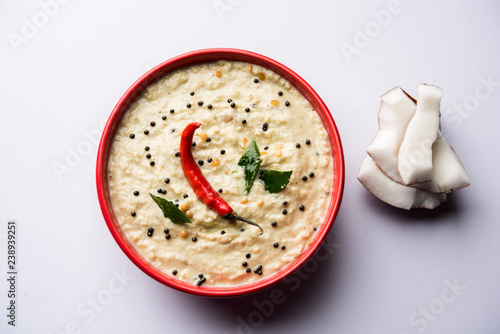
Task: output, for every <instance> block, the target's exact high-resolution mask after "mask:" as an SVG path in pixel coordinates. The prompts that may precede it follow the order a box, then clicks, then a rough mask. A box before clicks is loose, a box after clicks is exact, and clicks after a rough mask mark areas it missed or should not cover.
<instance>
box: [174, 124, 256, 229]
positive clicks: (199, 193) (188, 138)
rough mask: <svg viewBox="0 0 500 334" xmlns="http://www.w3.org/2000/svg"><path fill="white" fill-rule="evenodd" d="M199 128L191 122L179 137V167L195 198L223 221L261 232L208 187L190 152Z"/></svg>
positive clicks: (198, 125) (208, 184)
mask: <svg viewBox="0 0 500 334" xmlns="http://www.w3.org/2000/svg"><path fill="white" fill-rule="evenodd" d="M200 126H201V123H197V122H193V123H190V124H188V126H186V128H185V129H184V131H182V135H181V148H180V154H181V165H182V170H183V171H184V175H185V176H186V179H187V180H188V182H189V185H190V186H191V188H192V189H193V191H194V193H195V194H196V197H198V199H199V200H200V201H202V202H203V203H205V205H206V206H208V207H209V208H210V209H212V210H215V212H217V214H219V215H220V216H221V217H222V218H224V219H236V220H241V221H244V222H245V223H248V224H251V225H254V226H257V227H258V228H259V229H260V230H261V231H262V228H261V227H260V226H259V225H258V224H257V223H254V222H252V221H250V220H247V219H245V218H242V217H240V216H238V215H237V214H236V212H234V210H233V209H232V208H231V206H230V205H229V204H227V202H226V201H224V200H223V199H222V198H221V197H220V196H219V194H218V193H217V192H216V191H215V190H214V189H213V188H212V187H211V186H210V183H208V181H207V179H206V178H205V177H204V176H203V173H202V172H201V170H200V167H198V165H197V164H196V161H195V160H194V158H193V153H192V152H191V147H192V142H193V136H194V132H195V131H196V129H198V128H199V127H200Z"/></svg>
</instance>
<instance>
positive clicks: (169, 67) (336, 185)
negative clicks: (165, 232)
mask: <svg viewBox="0 0 500 334" xmlns="http://www.w3.org/2000/svg"><path fill="white" fill-rule="evenodd" d="M221 59H226V60H234V61H241V62H247V63H251V64H256V65H260V66H262V67H265V68H268V69H270V70H272V71H274V72H276V73H277V74H279V75H281V76H282V77H283V78H285V79H286V80H288V81H289V82H290V83H291V84H292V85H293V86H294V87H295V88H296V89H297V90H299V92H300V93H302V95H303V96H304V97H305V98H306V99H307V100H308V101H309V102H310V103H311V105H312V106H313V108H314V110H316V112H317V113H318V115H319V116H320V117H321V120H322V122H323V125H324V126H325V128H326V131H327V133H328V137H329V139H330V146H331V150H332V156H333V164H334V166H333V170H334V178H333V186H332V196H331V199H330V203H329V206H328V210H327V212H326V218H325V222H324V223H323V224H322V225H321V227H320V228H319V230H318V232H317V234H316V236H315V238H314V239H313V241H312V243H311V244H310V246H309V247H307V248H306V250H305V251H304V252H303V253H302V254H301V255H300V256H299V257H298V258H297V259H296V260H295V261H294V262H293V263H291V264H289V265H288V266H286V267H285V268H283V269H282V270H280V271H279V272H277V273H275V274H273V275H271V276H269V277H266V278H264V279H262V280H260V281H258V282H255V283H252V284H245V285H238V286H232V287H204V286H200V287H198V286H194V285H192V284H189V283H186V282H183V281H180V280H178V279H175V278H173V277H171V276H169V275H167V274H165V273H163V272H161V271H160V270H159V269H157V268H156V267H154V266H153V265H152V264H150V263H149V262H148V261H147V260H146V259H145V258H143V257H142V255H140V254H139V253H138V252H137V250H136V249H135V248H134V246H132V244H131V243H130V242H129V241H128V239H127V237H126V236H125V234H124V233H123V231H122V230H121V228H120V225H119V223H118V219H117V218H116V216H115V214H114V212H113V207H112V206H111V199H110V196H109V189H108V182H107V173H108V158H109V152H110V148H111V143H112V141H113V137H114V136H115V132H116V129H117V127H118V125H119V124H120V120H121V118H122V116H123V114H124V113H125V112H126V111H127V110H128V108H129V106H130V105H131V104H132V103H133V102H134V100H135V99H136V98H137V97H138V96H139V95H140V94H141V93H142V92H143V90H144V88H145V87H147V86H148V85H150V84H151V83H153V82H154V81H156V80H157V79H159V78H161V77H163V76H165V75H166V74H168V73H171V72H173V71H175V70H177V69H180V68H182V67H185V66H189V65H193V64H199V63H205V62H212V61H216V60H221ZM96 182H97V195H98V197H99V203H100V205H101V210H102V214H103V216H104V220H105V221H106V224H107V225H108V228H109V231H110V232H111V234H112V235H113V237H114V238H115V241H116V242H117V243H118V246H120V248H121V249H122V251H123V252H124V253H125V254H126V255H127V256H128V257H129V258H130V260H132V262H134V263H135V265H136V266H138V267H139V268H140V269H141V270H142V271H144V272H145V273H146V274H148V275H149V276H151V277H152V278H154V279H156V280H157V281H159V282H161V283H163V284H165V285H168V286H169V287H172V288H175V289H177V290H180V291H184V292H187V293H191V294H194V295H200V296H206V297H235V296H242V295H245V294H250V293H254V292H257V291H261V290H263V289H265V288H268V287H270V286H272V285H274V284H276V283H278V282H280V281H281V280H283V279H285V278H287V277H289V276H290V275H291V274H292V273H294V272H295V271H296V270H298V269H300V267H301V266H302V265H303V264H305V263H306V262H307V260H308V259H310V258H311V257H312V256H313V255H314V254H315V252H316V251H317V250H318V249H319V247H320V246H321V243H322V242H323V241H324V239H325V238H326V236H327V234H328V232H329V231H330V228H331V227H332V225H333V222H334V220H335V217H336V215H337V213H338V211H339V207H340V202H341V200H342V194H343V191H344V155H343V151H342V143H341V141H340V136H339V133H338V130H337V127H336V125H335V122H334V121H333V118H332V115H331V114H330V111H329V110H328V108H327V106H326V105H325V103H324V102H323V101H322V100H321V98H320V97H319V95H318V94H317V93H316V92H315V91H314V89H312V87H311V86H309V84H308V83H307V82H306V81H305V80H304V79H302V78H301V77H300V76H299V75H298V74H296V73H295V72H294V71H292V70H290V69H289V68H288V67H286V66H284V65H282V64H280V63H278V62H277V61H275V60H273V59H271V58H268V57H265V56H263V55H260V54H257V53H254V52H250V51H245V50H238V49H225V48H221V49H204V50H197V51H192V52H188V53H185V54H182V55H180V56H177V57H174V58H172V59H170V60H167V61H165V62H163V63H161V64H160V65H158V66H156V67H154V68H153V69H151V70H150V71H148V72H147V73H146V74H144V75H143V76H142V77H141V78H139V80H137V81H136V82H135V83H134V84H133V85H132V86H131V87H130V88H129V89H128V90H127V91H126V92H125V94H123V96H122V97H121V98H120V100H119V101H118V103H117V104H116V106H115V108H114V109H113V112H112V113H111V115H110V117H109V119H108V122H107V123H106V126H105V127H104V131H103V134H102V137H101V142H100V144H99V150H98V153H97V170H96Z"/></svg>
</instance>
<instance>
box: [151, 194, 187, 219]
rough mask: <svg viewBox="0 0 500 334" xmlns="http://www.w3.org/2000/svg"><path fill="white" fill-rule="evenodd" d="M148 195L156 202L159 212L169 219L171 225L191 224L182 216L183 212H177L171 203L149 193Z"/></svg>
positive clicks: (176, 208)
mask: <svg viewBox="0 0 500 334" xmlns="http://www.w3.org/2000/svg"><path fill="white" fill-rule="evenodd" d="M149 195H150V196H151V198H152V199H153V200H154V201H155V202H156V204H158V206H159V207H160V209H161V211H163V215H164V216H165V218H168V219H170V220H171V221H172V223H174V224H184V223H191V221H190V220H189V218H188V217H187V216H186V215H185V214H184V212H182V211H181V210H179V208H178V207H176V206H175V205H174V204H173V203H171V202H170V201H167V200H166V199H164V198H162V197H158V196H155V195H153V194H151V193H149Z"/></svg>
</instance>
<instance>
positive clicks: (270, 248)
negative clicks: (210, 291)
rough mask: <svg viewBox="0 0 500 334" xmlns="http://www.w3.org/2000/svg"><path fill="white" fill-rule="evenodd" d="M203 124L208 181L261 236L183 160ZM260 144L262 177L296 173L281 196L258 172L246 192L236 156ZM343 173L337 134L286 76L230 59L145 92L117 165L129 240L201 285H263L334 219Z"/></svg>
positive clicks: (118, 139)
mask: <svg viewBox="0 0 500 334" xmlns="http://www.w3.org/2000/svg"><path fill="white" fill-rule="evenodd" d="M193 121H196V122H200V123H201V124H202V126H201V127H200V128H199V129H198V130H197V131H196V133H195V137H194V143H195V146H193V147H192V152H193V156H194V158H195V160H196V161H199V164H201V161H202V163H203V164H202V165H201V166H200V168H201V170H202V172H203V174H204V176H205V177H206V178H207V180H208V181H209V182H210V184H211V185H212V187H213V188H214V189H215V190H216V191H218V192H219V195H220V196H221V197H222V198H223V199H224V200H225V201H226V202H228V203H229V205H231V206H232V208H233V209H234V210H235V211H236V212H237V213H238V214H239V215H240V216H242V217H245V218H247V219H249V220H252V221H254V222H256V223H258V224H260V226H262V228H263V230H264V232H263V233H262V234H260V230H259V229H258V228H256V227H254V226H251V225H248V224H245V223H244V222H236V223H235V222H230V221H228V220H226V219H223V218H221V217H220V216H218V215H217V213H216V212H215V211H213V210H211V209H209V208H207V207H206V206H205V204H204V203H203V202H202V201H200V200H199V199H198V198H196V195H195V194H194V192H193V190H192V189H191V187H190V185H189V183H188V181H187V180H186V178H185V176H184V173H183V171H182V167H181V163H180V158H179V157H178V156H177V155H178V154H177V152H179V145H180V135H181V133H182V131H183V130H184V128H185V127H186V126H187V125H188V124H189V123H191V122H193ZM264 123H267V127H266V126H264ZM264 129H266V130H265V131H264ZM252 138H255V139H256V141H257V144H258V146H259V149H260V152H261V166H260V169H261V170H265V169H273V170H279V171H293V174H292V176H291V179H290V182H289V184H288V185H287V186H286V188H285V189H283V190H282V191H280V192H278V193H275V194H271V193H268V192H267V191H266V190H265V189H264V185H263V183H262V181H261V180H260V179H259V178H258V177H257V178H256V179H255V182H254V184H253V187H252V188H251V190H250V192H249V193H248V194H247V195H245V194H244V188H245V177H244V173H243V170H242V168H241V167H239V166H238V160H239V159H240V157H241V156H242V154H243V153H244V152H245V149H246V148H247V146H248V144H249V143H250V142H251V140H252ZM333 173H334V170H333V162H332V153H331V149H330V144H329V140H328V135H327V133H326V130H325V129H324V127H323V124H322V122H321V120H320V118H319V116H318V115H317V113H316V112H315V111H314V110H313V108H312V106H311V104H310V103H309V102H308V101H307V100H306V99H305V98H304V97H303V96H302V95H301V94H300V93H299V92H298V91H297V90H296V89H295V88H294V87H293V86H291V84H290V83H289V82H288V81H286V80H285V79H283V78H282V77H280V76H279V75H277V74H276V73H274V72H272V71H270V70H268V69H265V68H263V67H260V66H257V65H251V64H248V63H242V62H233V61H224V60H221V61H218V62H213V63H205V64H200V65H193V66H190V67H186V68H183V69H180V70H177V71H175V72H173V73H171V74H169V75H167V76H165V77H163V78H162V79H160V80H158V81H157V82H155V83H154V84H151V85H150V86H149V87H147V89H146V90H145V92H144V93H143V94H142V95H141V96H139V97H138V98H137V100H136V101H135V102H134V103H133V104H132V105H131V106H130V108H129V110H128V111H127V112H126V113H125V114H124V116H123V118H122V120H121V123H120V125H119V128H118V130H117V132H116V134H115V137H114V139H113V144H112V148H111V153H110V158H109V162H108V184H109V193H110V197H111V201H112V206H113V211H114V213H115V215H116V218H117V219H118V221H119V223H120V226H121V228H122V230H123V232H124V234H125V235H126V237H127V238H128V239H129V241H130V242H131V243H132V244H133V245H134V247H135V248H136V249H137V251H138V252H139V253H140V254H141V255H142V256H143V257H144V258H145V259H147V261H149V262H150V263H151V264H153V265H154V266H155V267H157V268H159V269H160V270H161V271H163V272H165V273H166V274H168V275H170V276H172V277H175V278H177V279H179V280H182V281H185V282H189V283H191V284H194V285H201V284H202V283H203V286H232V285H241V284H248V283H252V282H256V281H258V280H260V279H262V278H264V277H267V276H269V275H272V274H274V273H276V272H277V271H279V270H281V269H283V268H284V267H286V266H287V265H289V264H290V263H292V262H293V261H294V260H295V259H297V257H298V256H299V255H300V254H301V253H302V252H303V251H304V249H305V248H306V247H308V243H309V241H310V240H311V239H312V238H313V237H314V235H315V233H316V232H315V231H316V230H317V229H318V228H319V227H320V226H321V225H322V223H323V221H324V219H325V214H326V210H327V207H328V204H329V201H330V196H331V191H332V184H333ZM149 193H151V194H153V195H155V196H160V197H163V198H165V199H167V200H170V201H172V202H173V203H175V204H178V205H179V208H180V209H181V210H182V211H184V212H186V215H187V216H188V217H190V219H191V221H192V223H191V224H173V223H172V222H171V221H170V220H169V219H168V218H165V217H164V216H163V213H162V211H161V210H160V208H159V207H158V205H157V204H156V203H155V202H154V201H153V200H152V198H151V197H150V195H149ZM167 230H168V232H167ZM167 235H168V237H167ZM167 238H168V239H167ZM259 268H261V269H260V270H259ZM200 274H202V277H203V278H204V279H203V280H202V279H201V278H200Z"/></svg>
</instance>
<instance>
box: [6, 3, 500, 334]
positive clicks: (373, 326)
mask: <svg viewBox="0 0 500 334" xmlns="http://www.w3.org/2000/svg"><path fill="white" fill-rule="evenodd" d="M42 2H43V3H45V2H50V1H49V0H45V1H44V0H42ZM221 4H226V7H224V8H222V7H221V8H222V9H219V10H218V9H217V6H223V5H221ZM388 6H389V2H388V1H385V0H380V1H356V2H353V1H347V0H344V1H335V2H333V1H332V2H326V1H308V2H307V3H306V2H304V1H275V2H271V1H249V0H246V1H240V0H232V1H230V0H220V1H212V0H209V1H175V2H174V1H140V2H139V1H137V2H133V1H124V0H120V1H117V0H116V1H106V2H102V1H69V2H68V3H67V4H64V5H62V4H61V5H59V8H57V10H55V9H54V8H52V9H53V11H54V13H53V16H52V17H49V18H48V20H46V22H43V19H44V17H43V14H40V13H43V12H42V11H43V9H42V7H41V5H40V3H39V2H38V1H33V0H29V1H9V2H7V1H2V2H1V3H0V94H1V95H0V96H1V101H2V106H1V109H0V110H1V121H0V152H1V156H2V158H1V163H0V243H1V244H2V245H1V246H0V268H1V274H0V278H1V279H0V282H1V283H0V309H1V310H3V311H0V319H1V320H0V332H1V333H53V334H55V333H73V332H74V333H139V332H140V333H159V332H165V331H168V332H171V333H238V332H240V333H306V332H307V333H389V334H392V333H394V334H403V333H410V334H413V333H422V332H424V333H429V334H431V333H479V334H483V333H486V334H488V333H499V332H500V317H499V316H498V315H499V314H500V288H499V281H500V267H499V261H498V254H499V253H500V244H499V235H500V226H499V224H498V222H499V202H498V201H499V196H498V191H497V189H498V188H499V187H500V181H499V178H498V171H499V168H500V158H499V153H498V144H500V135H499V131H498V124H499V123H500V116H499V113H498V106H499V105H500V61H499V60H500V45H499V43H498V38H499V36H500V20H499V19H498V17H499V14H500V3H498V2H497V1H493V0H491V1H470V2H468V3H466V4H465V2H464V1H462V2H458V1H439V2H437V3H436V2H435V1H430V0H422V1H404V0H402V1H401V2H400V4H399V5H398V6H397V7H396V8H397V10H398V12H397V13H396V14H391V16H390V18H388V17H386V18H385V22H383V23H384V24H383V26H381V25H380V24H377V23H374V22H377V21H375V19H374V16H373V13H375V12H380V11H381V10H387V8H388ZM40 15H41V16H40ZM34 17H35V20H39V21H37V22H38V23H39V24H40V22H41V23H42V24H44V26H42V27H39V28H38V31H37V32H33V31H32V32H31V36H30V35H25V37H28V38H26V40H25V41H24V42H25V43H22V44H20V45H18V46H17V52H16V50H15V49H16V48H14V47H13V44H12V43H11V42H10V41H9V36H10V38H12V36H13V35H12V34H17V35H18V36H20V38H23V37H22V36H23V35H22V27H23V25H26V21H25V20H27V21H29V22H32V23H33V22H34ZM377 27H379V28H380V29H378V30H377ZM365 28H368V29H372V30H370V33H371V35H372V37H370V38H369V41H364V44H362V43H361V42H363V41H360V40H357V41H356V42H357V44H355V39H356V36H357V34H358V35H359V30H358V29H360V30H364V29H365ZM25 33H26V31H25ZM342 43H348V44H350V45H352V46H353V47H356V45H357V46H358V50H357V51H358V52H357V53H355V54H352V55H351V56H350V57H346V56H345V55H344V54H343V52H342V51H341V45H342ZM360 43H361V44H360ZM206 47H237V48H242V49H247V50H251V51H255V52H258V53H262V54H264V55H267V56H269V57H272V58H274V59H276V60H278V61H280V62H282V63H283V64H285V65H287V66H288V67H290V68H292V69H293V70H295V71H296V72H297V73H299V74H300V75H301V76H303V77H304V78H305V79H306V80H307V81H308V82H309V83H310V84H311V85H312V86H313V87H314V88H315V89H316V91H317V92H318V93H319V94H320V95H321V96H322V98H323V99H324V101H325V102H326V104H327V105H328V106H329V108H330V110H331V112H332V114H333V117H334V119H335V120H336V122H337V126H338V128H339V130H340V133H341V136H342V140H343V145H344V152H345V158H346V186H345V193H344V199H343V204H342V207H341V210H340V214H339V216H338V218H337V220H336V223H335V225H334V227H333V229H332V231H331V234H330V236H329V240H328V242H327V245H326V247H327V249H328V250H330V251H331V250H333V252H331V254H330V255H328V256H326V260H325V258H324V257H322V258H321V260H322V261H319V260H316V263H320V266H319V268H318V269H316V268H314V266H311V267H310V268H309V269H308V270H309V272H305V271H303V272H302V274H301V276H296V281H298V282H300V287H298V289H296V286H295V285H294V286H292V285H291V284H281V285H278V286H277V287H275V288H271V289H268V290H266V291H264V292H262V293H259V294H256V295H252V296H248V297H245V298H239V299H232V300H209V299H203V298H199V297H194V296H190V295H186V294H184V293H181V292H177V291H174V290H172V289H170V288H168V287H165V286H163V285H161V284H159V283H157V282H156V281H154V280H153V279H151V278H149V277H148V276H146V275H145V274H144V273H142V272H141V271H140V270H139V269H137V268H136V267H135V266H134V265H133V264H132V262H131V261H129V259H128V258H127V257H126V256H125V255H124V254H123V253H122V252H121V251H120V249H119V248H118V246H117V245H116V243H115V242H114V240H113V239H112V237H111V235H110V233H109V231H108V230H107V227H106V225H105V223H104V220H103V218H102V216H101V212H100V208H99V205H98V201H97V196H96V190H95V181H94V179H95V177H94V174H95V173H94V172H95V156H96V152H97V146H96V144H95V143H92V142H91V141H89V140H88V139H87V136H86V134H88V133H90V136H91V138H94V140H95V139H97V137H98V136H99V135H98V133H99V131H100V130H99V129H100V126H101V123H102V121H103V120H105V119H106V118H107V117H108V116H109V114H110V112H111V110H112V108H113V106H114V104H115V103H116V101H117V100H118V98H119V97H120V96H121V95H122V94H123V93H124V92H125V90H126V89H127V88H128V87H129V86H130V85H131V84H132V83H133V82H134V81H135V80H136V79H137V78H139V76H140V75H142V74H143V73H144V72H145V71H147V70H148V69H150V68H151V67H153V66H155V65H157V64H159V63H161V62H162V61H164V60H166V59H168V58H170V57H173V56H175V55H178V54H180V53H184V52H187V51H191V50H195V49H200V48H206ZM349 60H350V61H349ZM484 81H490V82H491V81H493V82H494V83H495V84H493V85H492V84H490V85H488V86H485V85H484V83H483V82H484ZM422 82H427V83H432V84H436V85H438V86H440V87H442V88H443V90H444V97H443V102H442V130H443V132H444V134H445V136H446V138H447V139H448V141H449V142H450V144H451V145H453V146H454V148H455V150H456V151H457V152H458V154H459V156H460V157H461V159H462V162H463V163H464V165H465V166H466V168H467V171H468V173H469V175H470V177H471V182H472V185H471V186H470V187H469V188H467V189H463V190H461V191H459V192H457V193H455V194H453V195H451V196H449V202H448V203H447V204H445V205H443V206H442V207H441V208H439V209H436V210H434V211H432V212H426V211H414V212H405V211H402V210H399V209H394V208H391V207H389V206H387V205H385V204H384V203H382V202H380V201H378V200H377V199H375V198H374V197H373V196H372V195H371V194H369V193H368V192H367V191H366V190H365V189H364V188H363V187H362V186H361V185H360V184H359V182H358V181H357V180H356V173H357V169H358V166H359V164H360V163H361V160H362V158H363V157H364V154H365V149H366V147H367V146H368V144H369V143H370V142H371V140H372V138H373V137H374V135H375V133H376V130H377V112H378V107H379V103H380V100H379V96H380V95H381V94H382V93H384V92H385V91H387V90H389V89H390V88H392V87H394V86H397V85H401V86H402V87H403V88H404V89H405V90H407V91H408V92H409V93H410V94H412V95H414V96H416V87H417V85H418V84H420V83H422ZM478 87H479V88H478ZM477 97H480V98H479V99H478V98H477ZM454 106H455V107H454ZM459 108H461V109H462V110H463V111H462V113H461V114H460V113H458V112H457V110H458V109H459ZM86 148H87V149H89V151H88V152H84V153H85V154H78V155H79V157H80V160H78V159H76V160H73V161H72V166H70V167H69V169H70V170H71V171H68V172H67V173H64V174H63V175H60V178H58V176H57V174H56V173H55V171H54V165H56V164H57V163H60V164H62V165H66V166H68V162H67V159H68V157H69V156H70V155H71V154H70V153H69V152H71V151H77V150H80V151H81V152H83V151H85V149H86ZM82 150H83V151H82ZM77 153H78V152H77ZM8 219H15V220H17V222H18V232H19V233H18V270H19V277H18V286H17V292H18V298H17V303H18V310H17V312H18V318H17V327H15V328H12V327H11V326H8V325H7V324H6V323H7V318H6V316H5V315H4V314H5V313H6V310H5V308H6V303H7V285H6V281H5V279H4V278H3V277H4V275H6V274H5V272H6V271H7V270H6V269H5V268H6V250H5V241H6V224H7V221H8ZM322 254H323V255H324V254H327V252H325V250H323V253H322ZM123 271H124V272H125V273H126V275H127V277H129V279H128V280H126V281H125V283H119V281H116V280H115V279H114V277H115V275H116V273H120V272H123ZM446 280H448V281H449V282H450V283H453V281H454V280H456V282H458V284H459V285H460V286H461V287H462V288H461V289H462V290H460V291H459V292H456V293H453V292H452V291H451V290H450V291H447V290H445V289H446V288H447V283H446ZM110 283H111V284H112V285H113V284H114V285H113V287H114V289H111V290H112V291H114V292H110V291H111V290H110V287H109V284H110ZM117 289H118V290H120V291H117ZM277 289H279V291H282V292H283V294H284V296H285V297H282V298H281V300H282V299H286V300H285V301H284V302H283V303H282V304H280V305H274V306H273V307H272V308H273V310H271V309H270V308H269V307H268V309H267V311H265V312H263V311H259V308H258V307H257V306H256V305H257V304H259V305H263V304H266V305H268V304H269V302H268V300H269V299H270V296H271V295H272V294H273V293H277V291H278V290H277ZM443 291H444V293H445V294H444V295H442V293H443ZM106 297H108V298H107V299H106ZM99 298H100V300H101V301H105V302H106V305H104V306H102V305H101V304H99ZM103 298H105V299H103ZM93 300H97V303H98V304H97V306H95V309H96V310H98V311H90V310H92V306H91V303H92V301H93ZM445 300H446V301H447V303H444V301H445ZM451 300H453V301H451ZM443 305H444V307H441V306H443ZM268 306H269V305H268ZM429 307H430V308H431V309H430V311H428V312H429V313H428V314H429V315H427V318H425V316H424V315H423V312H425V310H424V308H429ZM268 311H269V312H268ZM92 312H94V314H92ZM264 313H265V314H264ZM411 319H413V320H411ZM412 321H413V322H412Z"/></svg>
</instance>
